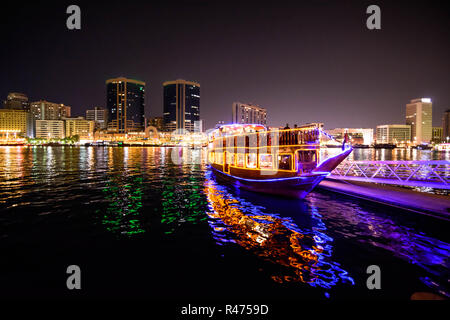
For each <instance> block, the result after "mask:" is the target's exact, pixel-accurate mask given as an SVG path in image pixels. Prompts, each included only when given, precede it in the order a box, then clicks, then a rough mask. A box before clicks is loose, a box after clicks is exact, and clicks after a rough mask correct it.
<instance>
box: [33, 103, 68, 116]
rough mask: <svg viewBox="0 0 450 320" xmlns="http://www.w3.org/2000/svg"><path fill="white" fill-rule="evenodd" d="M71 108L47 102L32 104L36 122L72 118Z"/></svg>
mask: <svg viewBox="0 0 450 320" xmlns="http://www.w3.org/2000/svg"><path fill="white" fill-rule="evenodd" d="M70 110H71V108H70V107H69V106H66V105H64V104H62V103H53V102H48V101H45V100H40V101H36V102H32V103H31V104H30V112H31V113H32V114H33V118H34V120H61V119H62V118H68V117H70Z"/></svg>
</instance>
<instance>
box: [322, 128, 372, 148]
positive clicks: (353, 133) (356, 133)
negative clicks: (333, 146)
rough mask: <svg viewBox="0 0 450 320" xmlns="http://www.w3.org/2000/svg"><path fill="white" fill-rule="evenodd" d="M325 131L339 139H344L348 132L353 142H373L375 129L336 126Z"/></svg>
mask: <svg viewBox="0 0 450 320" xmlns="http://www.w3.org/2000/svg"><path fill="white" fill-rule="evenodd" d="M325 131H326V133H328V134H329V135H331V136H333V137H334V138H335V139H336V140H338V141H343V140H344V137H345V134H346V133H347V136H348V138H349V139H350V141H351V142H352V143H353V144H363V145H371V144H373V129H362V128H361V129H359V128H336V129H331V130H325Z"/></svg>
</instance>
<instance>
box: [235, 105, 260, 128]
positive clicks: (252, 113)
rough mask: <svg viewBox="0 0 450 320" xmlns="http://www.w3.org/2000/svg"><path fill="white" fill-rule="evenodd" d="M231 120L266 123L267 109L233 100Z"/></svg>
mask: <svg viewBox="0 0 450 320" xmlns="http://www.w3.org/2000/svg"><path fill="white" fill-rule="evenodd" d="M231 122H232V123H241V124H242V123H245V124H262V125H267V110H266V109H264V108H260V107H259V106H257V105H253V104H247V103H241V102H234V103H233V105H232V119H231Z"/></svg>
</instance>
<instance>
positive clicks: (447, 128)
mask: <svg viewBox="0 0 450 320" xmlns="http://www.w3.org/2000/svg"><path fill="white" fill-rule="evenodd" d="M447 137H448V138H447ZM442 138H443V139H444V141H445V142H449V141H450V109H448V110H446V111H445V112H444V116H443V117H442Z"/></svg>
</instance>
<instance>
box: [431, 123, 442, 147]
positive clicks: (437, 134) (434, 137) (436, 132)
mask: <svg viewBox="0 0 450 320" xmlns="http://www.w3.org/2000/svg"><path fill="white" fill-rule="evenodd" d="M443 133H444V129H443V128H442V127H433V129H432V134H431V141H432V142H435V143H441V142H443V141H444V134H443Z"/></svg>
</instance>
